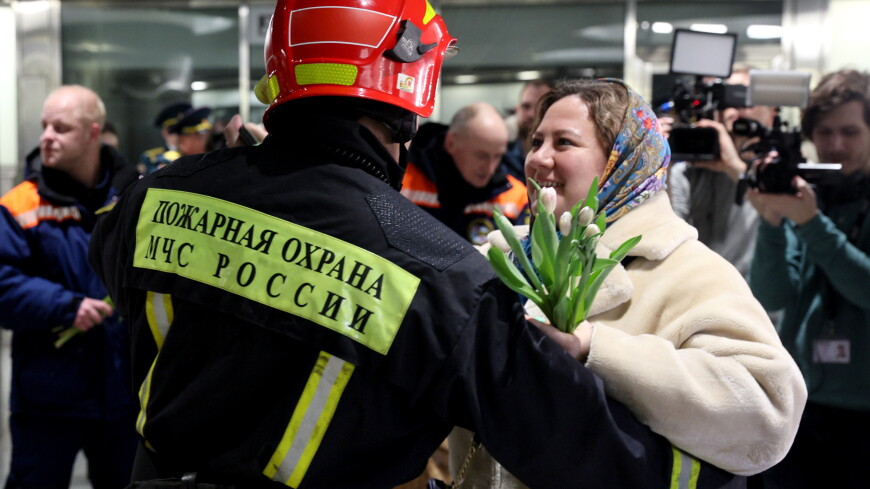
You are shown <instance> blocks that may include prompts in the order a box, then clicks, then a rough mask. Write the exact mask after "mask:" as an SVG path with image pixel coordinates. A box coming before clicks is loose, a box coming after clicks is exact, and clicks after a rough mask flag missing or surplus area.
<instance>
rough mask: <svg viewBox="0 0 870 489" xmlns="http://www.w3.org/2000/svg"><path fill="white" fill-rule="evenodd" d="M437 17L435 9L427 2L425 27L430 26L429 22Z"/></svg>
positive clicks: (424, 19) (424, 16)
mask: <svg viewBox="0 0 870 489" xmlns="http://www.w3.org/2000/svg"><path fill="white" fill-rule="evenodd" d="M436 15H438V14H436V13H435V9H434V8H432V4H431V3H429V2H428V1H427V2H426V14H425V15H423V25H426V24H428V23H429V21H430V20H432V19H434V18H435V16H436Z"/></svg>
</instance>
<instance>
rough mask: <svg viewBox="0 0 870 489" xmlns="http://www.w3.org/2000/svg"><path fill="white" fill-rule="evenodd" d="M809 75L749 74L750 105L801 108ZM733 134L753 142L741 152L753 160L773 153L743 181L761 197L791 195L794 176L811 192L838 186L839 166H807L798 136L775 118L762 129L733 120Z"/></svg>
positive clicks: (784, 73)
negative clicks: (804, 183)
mask: <svg viewBox="0 0 870 489" xmlns="http://www.w3.org/2000/svg"><path fill="white" fill-rule="evenodd" d="M809 84H810V75H809V74H808V73H800V72H794V71H764V70H750V71H749V92H748V94H747V95H748V98H747V101H748V103H749V104H750V105H769V106H777V107H781V106H794V107H804V106H806V104H807V100H808V98H809V93H810V86H809ZM732 131H733V132H734V134H738V135H741V136H745V137H748V138H757V142H755V143H753V144H751V145H750V146H749V147H747V148H745V149H746V150H747V151H752V152H753V153H754V154H755V158H754V159H757V160H763V159H764V158H765V157H767V156H768V155H770V154H771V152H772V151H776V157H775V158H773V159H772V161H769V162H762V163H760V164H758V165H755V166H754V167H752V168H751V170H750V171H749V172H747V175H746V177H745V183H746V184H748V186H750V187H753V188H757V189H759V190H760V191H761V192H764V193H795V189H794V187H793V184H792V181H793V180H794V177H795V176H796V175H799V176H800V177H801V178H803V179H804V180H806V181H807V183H809V184H810V185H812V186H813V187H815V188H822V187H827V188H831V187H835V186H837V185H839V184H840V183H841V182H842V179H843V174H842V173H841V172H840V169H841V168H842V165H841V164H839V163H807V162H806V158H804V157H803V154H802V153H801V134H800V130H799V129H798V128H789V127H788V124H786V123H785V122H783V121H782V119H781V118H780V116H779V115H778V114H777V115H776V117H775V118H774V121H773V127H771V128H766V127H764V126H763V125H761V124H759V123H758V122H757V121H753V120H752V119H737V120H736V121H734V125H733V127H732Z"/></svg>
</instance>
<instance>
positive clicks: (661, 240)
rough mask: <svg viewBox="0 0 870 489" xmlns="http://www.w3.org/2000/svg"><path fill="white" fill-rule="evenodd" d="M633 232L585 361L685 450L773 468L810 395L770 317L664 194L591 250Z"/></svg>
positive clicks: (460, 451)
mask: <svg viewBox="0 0 870 489" xmlns="http://www.w3.org/2000/svg"><path fill="white" fill-rule="evenodd" d="M517 231H518V233H520V234H521V235H527V234H528V227H527V226H526V227H525V229H522V227H518V228H517ZM637 235H642V236H643V238H642V239H641V241H640V243H638V245H637V246H635V247H634V249H633V250H632V251H631V252H630V253H629V255H630V256H635V257H637V258H636V259H635V260H634V261H633V262H631V263H630V264H629V265H628V270H626V269H625V268H623V267H622V265H617V266H616V267H615V268H614V269H613V270H612V271H611V273H610V275H609V276H608V277H607V280H606V281H605V284H604V285H603V286H602V288H601V289H600V290H599V293H598V295H597V296H596V298H595V302H594V304H593V306H592V310H591V314H590V317H589V322H590V323H591V324H592V326H593V335H592V343H591V346H590V351H589V357H588V359H587V361H586V366H587V367H588V368H589V369H591V370H592V371H594V372H595V373H596V374H598V375H599V376H600V377H601V378H602V379H603V380H604V384H605V388H606V390H607V394H608V395H609V396H610V397H612V398H613V399H616V400H619V401H620V402H622V403H623V404H625V405H626V406H627V407H628V408H629V409H631V411H632V412H633V413H634V414H635V415H636V416H637V417H638V419H639V420H640V421H641V422H643V423H645V424H647V425H648V426H649V427H650V428H651V429H652V430H653V431H655V432H656V433H659V434H661V435H662V436H664V437H665V438H667V439H668V440H669V441H670V442H671V443H672V444H673V445H675V446H676V447H678V448H680V449H682V450H683V451H685V452H688V453H690V454H692V455H694V456H695V457H697V458H700V459H702V460H705V461H706V462H709V463H710V464H713V465H715V466H717V467H720V468H722V469H724V470H726V471H728V472H732V473H735V474H740V475H751V474H755V473H758V472H761V471H763V470H765V469H767V468H769V467H771V466H773V465H774V464H776V463H777V462H779V461H780V460H782V458H783V457H785V455H786V453H787V452H788V450H789V448H790V447H791V444H792V442H793V441H794V436H795V433H796V431H797V427H798V423H799V422H800V418H801V413H802V412H803V407H804V404H805V402H806V397H807V391H806V387H805V385H804V381H803V378H802V376H801V373H800V371H799V370H798V367H797V365H796V364H795V362H794V360H793V359H792V358H791V357H790V356H789V354H788V352H786V350H785V348H784V347H783V346H782V343H781V342H780V340H779V337H778V336H777V333H776V330H775V329H774V327H773V325H772V324H771V322H770V319H769V318H768V316H767V314H766V313H765V311H764V309H763V308H762V307H761V305H760V304H759V303H758V301H757V300H756V299H755V298H754V297H753V295H752V292H751V291H750V290H749V287H748V285H747V284H746V281H745V280H744V279H743V277H742V276H741V275H740V273H738V272H737V270H736V269H735V268H734V267H733V266H732V265H731V264H730V263H728V262H727V261H726V260H724V259H723V258H721V257H720V256H719V255H717V254H716V253H714V252H712V251H710V250H709V249H708V248H707V247H706V246H704V245H703V244H701V243H700V242H699V241H698V240H697V231H696V230H695V228H693V227H691V226H690V225H688V224H686V223H685V221H683V220H682V219H680V218H679V217H677V216H676V214H674V212H673V210H672V209H671V205H670V202H669V201H668V197H667V195H666V194H665V192H659V193H658V194H656V195H655V196H653V197H651V198H650V199H649V200H648V201H647V202H645V203H644V204H642V205H640V206H638V207H637V208H635V209H634V210H632V211H631V212H629V213H628V214H626V215H624V216H623V217H621V218H620V219H619V220H618V221H616V222H615V223H613V224H612V225H611V226H610V227H609V228H608V229H607V231H606V232H605V233H604V235H603V236H602V237H601V240H600V242H599V247H598V254H599V256H607V255H609V253H610V251H611V250H613V249H615V248H617V247H618V246H619V245H620V244H621V243H622V242H624V241H625V240H627V239H629V238H631V237H634V236H637ZM499 239H502V240H503V238H502V237H501V236H498V235H496V236H493V237H492V239H491V241H492V242H496V243H497V242H498V240H499ZM485 247H486V246H485ZM485 247H484V248H485ZM482 251H483V252H485V251H486V249H482ZM451 436H453V435H451ZM459 438H461V436H460V437H459ZM459 438H457V440H458V439H459ZM452 442H453V438H451V457H452V459H453V460H459V461H461V460H462V458H463V457H464V455H465V452H466V450H465V448H464V447H462V446H454V445H453V444H452ZM486 456H488V455H481V454H479V453H478V454H476V455H475V458H478V457H480V458H484V457H486ZM492 463H493V464H495V462H492ZM473 466H474V468H476V469H478V470H479V469H483V470H485V471H487V472H490V474H489V475H483V474H478V475H483V478H490V479H491V478H492V475H494V474H495V473H496V472H499V473H503V472H504V469H503V468H500V469H499V470H492V469H491V468H484V467H483V464H481V463H479V461H477V460H476V461H475V463H474V464H473ZM471 478H472V479H473V478H475V477H474V476H472V477H471ZM492 482H495V481H492ZM516 484H518V482H517V483H516ZM490 487H522V486H521V485H515V484H501V483H499V484H491V485H490Z"/></svg>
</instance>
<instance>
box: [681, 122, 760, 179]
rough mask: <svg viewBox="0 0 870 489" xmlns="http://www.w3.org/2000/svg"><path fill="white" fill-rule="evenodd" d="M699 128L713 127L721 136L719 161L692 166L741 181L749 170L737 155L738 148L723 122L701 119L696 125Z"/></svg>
mask: <svg viewBox="0 0 870 489" xmlns="http://www.w3.org/2000/svg"><path fill="white" fill-rule="evenodd" d="M695 125H696V126H697V127H712V128H713V129H715V130H716V133H717V134H718V135H719V159H718V160H714V161H698V162H693V163H692V164H693V165H694V166H696V167H698V168H705V169H707V170H712V171H717V172H720V173H724V174H726V175H728V178H730V179H731V181H733V182H736V181H738V180H740V176H741V175H743V173H744V172H745V171H746V169H747V165H746V162H744V161H743V160H742V159H741V158H740V155H739V154H738V153H737V148H736V147H735V146H734V141H733V140H732V139H731V135H730V134H728V130H727V129H725V125H724V124H722V123H721V122H716V121H712V120H709V119H701V120H699V121H698V122H697V123H696V124H695Z"/></svg>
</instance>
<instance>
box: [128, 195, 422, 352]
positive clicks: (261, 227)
mask: <svg viewBox="0 0 870 489" xmlns="http://www.w3.org/2000/svg"><path fill="white" fill-rule="evenodd" d="M133 266H135V267H138V268H147V269H151V270H159V271H163V272H167V273H172V274H175V275H178V276H181V277H185V278H188V279H191V280H195V281H197V282H201V283H203V284H207V285H211V286H213V287H217V288H220V289H223V290H225V291H228V292H231V293H233V294H236V295H238V296H241V297H245V298H247V299H250V300H253V301H256V302H259V303H261V304H265V305H267V306H269V307H273V308H275V309H279V310H281V311H285V312H288V313H290V314H294V315H296V316H299V317H302V318H305V319H308V320H310V321H313V322H315V323H317V324H319V325H321V326H324V327H327V328H329V329H331V330H333V331H336V332H338V333H340V334H343V335H345V336H347V337H348V338H351V339H353V340H354V341H357V342H359V343H361V344H363V345H365V346H367V347H368V348H371V349H372V350H375V351H377V352H379V353H382V354H386V353H387V351H388V350H389V349H390V345H391V344H392V342H393V338H395V336H396V333H397V332H398V330H399V326H400V325H401V324H402V319H403V318H404V316H405V313H406V312H407V310H408V306H409V305H410V303H411V299H413V297H414V293H415V292H416V290H417V286H418V285H419V283H420V279H418V278H417V277H415V276H414V275H412V274H410V273H408V272H407V271H405V270H404V269H402V268H401V267H399V266H397V265H395V264H393V263H392V262H390V261H388V260H385V259H384V258H382V257H380V256H378V255H375V254H373V253H371V252H369V251H367V250H364V249H362V248H359V247H357V246H354V245H352V244H349V243H347V242H345V241H342V240H340V239H337V238H333V237H331V236H329V235H326V234H323V233H320V232H318V231H314V230H312V229H308V228H306V227H303V226H299V225H297V224H293V223H291V222H288V221H284V220H282V219H278V218H276V217H273V216H270V215H268V214H264V213H262V212H259V211H256V210H254V209H250V208H248V207H244V206H240V205H238V204H234V203H231V202H227V201H225V200H220V199H216V198H213V197H208V196H205V195H200V194H195V193H190V192H181V191H176V190H166V189H149V190H148V194H147V195H146V197H145V202H144V203H143V204H142V209H141V211H140V213H139V221H138V224H137V226H136V254H135V258H134V259H133Z"/></svg>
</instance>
